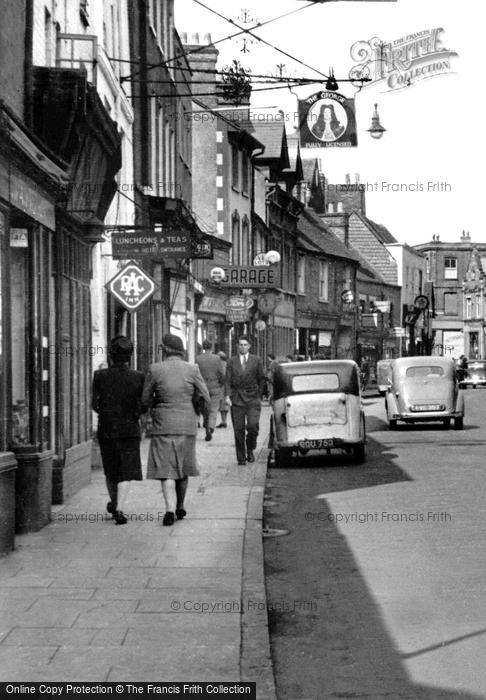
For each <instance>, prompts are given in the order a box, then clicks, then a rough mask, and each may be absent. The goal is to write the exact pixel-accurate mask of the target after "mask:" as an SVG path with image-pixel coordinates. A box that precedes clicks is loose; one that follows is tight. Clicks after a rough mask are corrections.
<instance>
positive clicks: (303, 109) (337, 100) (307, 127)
mask: <svg viewBox="0 0 486 700" xmlns="http://www.w3.org/2000/svg"><path fill="white" fill-rule="evenodd" d="M299 131H300V144H301V146H302V147H303V148H332V147H334V148H346V147H349V146H357V145H358V139H357V134H356V112H355V107H354V99H349V98H347V97H345V96H344V95H341V94H339V93H338V92H328V91H322V92H316V93H314V94H313V95H311V96H310V97H308V98H307V99H306V100H299Z"/></svg>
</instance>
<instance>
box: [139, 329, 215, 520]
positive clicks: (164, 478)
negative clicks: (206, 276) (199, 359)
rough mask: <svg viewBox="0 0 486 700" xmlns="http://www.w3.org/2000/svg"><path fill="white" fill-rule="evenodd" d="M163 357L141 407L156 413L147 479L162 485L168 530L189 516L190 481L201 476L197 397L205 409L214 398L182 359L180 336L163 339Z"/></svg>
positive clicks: (193, 367) (152, 368) (151, 374)
mask: <svg viewBox="0 0 486 700" xmlns="http://www.w3.org/2000/svg"><path fill="white" fill-rule="evenodd" d="M162 353H163V361H162V362H158V363H156V364H153V365H151V366H150V368H149V371H148V373H147V377H146V379H145V385H144V387H143V394H142V403H143V405H144V406H151V407H152V410H151V412H152V437H151V439H150V448H149V456H148V463H147V479H157V480H160V482H161V486H162V493H163V496H164V501H165V508H166V512H165V515H164V518H163V521H162V522H163V524H164V525H169V526H170V525H173V524H174V522H175V520H176V519H177V520H182V518H184V516H185V515H187V513H186V511H185V509H184V498H185V495H186V490H187V483H188V477H190V476H197V475H198V474H199V471H198V466H197V460H196V435H197V422H198V416H197V414H196V411H195V408H194V403H195V400H194V399H195V395H196V394H199V396H201V397H202V398H203V399H204V402H205V403H207V404H209V402H210V397H209V392H208V390H207V387H206V384H205V382H204V379H203V378H202V376H201V372H200V370H199V367H198V366H197V365H195V364H191V363H189V362H186V361H185V360H184V359H183V357H184V345H183V342H182V340H181V339H180V338H179V337H178V336H176V335H171V334H167V335H164V337H163V340H162Z"/></svg>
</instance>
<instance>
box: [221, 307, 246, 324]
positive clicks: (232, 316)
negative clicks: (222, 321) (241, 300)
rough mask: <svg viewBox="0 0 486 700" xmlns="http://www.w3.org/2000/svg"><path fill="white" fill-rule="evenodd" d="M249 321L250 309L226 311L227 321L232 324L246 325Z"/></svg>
mask: <svg viewBox="0 0 486 700" xmlns="http://www.w3.org/2000/svg"><path fill="white" fill-rule="evenodd" d="M249 319H250V313H249V309H226V320H227V321H231V323H246V322H247V321H248V320H249Z"/></svg>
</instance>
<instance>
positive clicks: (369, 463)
mask: <svg viewBox="0 0 486 700" xmlns="http://www.w3.org/2000/svg"><path fill="white" fill-rule="evenodd" d="M395 457H396V454H395V453H394V452H391V451H390V450H389V448H387V447H386V446H385V445H383V444H381V443H380V442H378V441H377V440H374V439H373V438H371V437H369V436H368V439H367V445H366V462H364V463H363V464H356V463H355V462H354V460H353V456H352V455H349V454H345V453H338V452H332V453H331V454H330V455H318V456H312V455H306V456H305V457H294V458H293V459H292V462H291V466H289V467H288V468H287V469H286V470H285V471H295V470H306V471H307V470H309V471H311V470H312V471H316V472H317V473H318V474H319V475H320V477H322V479H323V480H324V481H325V484H324V486H323V488H322V489H321V490H320V492H321V493H322V492H324V493H331V492H332V491H348V490H349V489H359V488H369V487H370V486H382V485H383V484H393V483H395V482H397V481H410V477H409V476H408V475H407V474H406V472H404V471H403V470H402V469H400V467H399V466H398V465H397V464H396V463H395V462H394V458H395ZM276 471H277V470H275V469H270V470H269V471H268V472H267V476H268V477H269V479H270V478H271V476H272V474H274V473H275V472H276ZM280 471H284V470H280ZM268 485H269V486H270V485H271V482H268Z"/></svg>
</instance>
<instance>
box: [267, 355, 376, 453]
mask: <svg viewBox="0 0 486 700" xmlns="http://www.w3.org/2000/svg"><path fill="white" fill-rule="evenodd" d="M272 407H273V413H272V416H271V419H270V439H269V447H270V448H271V452H270V457H269V459H270V460H271V459H272V457H273V458H274V460H275V465H276V466H277V467H283V466H288V465H289V464H291V461H292V457H293V456H294V455H306V454H307V453H309V452H311V453H324V454H330V453H331V450H341V451H345V452H347V453H350V454H352V455H353V456H354V459H355V461H356V462H364V461H365V442H366V428H365V416H364V412H363V410H362V407H361V390H360V378H359V367H358V365H357V364H356V363H355V362H353V361H352V360H313V361H311V362H289V363H286V364H280V365H278V366H277V367H276V368H275V371H274V375H273V402H272Z"/></svg>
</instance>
